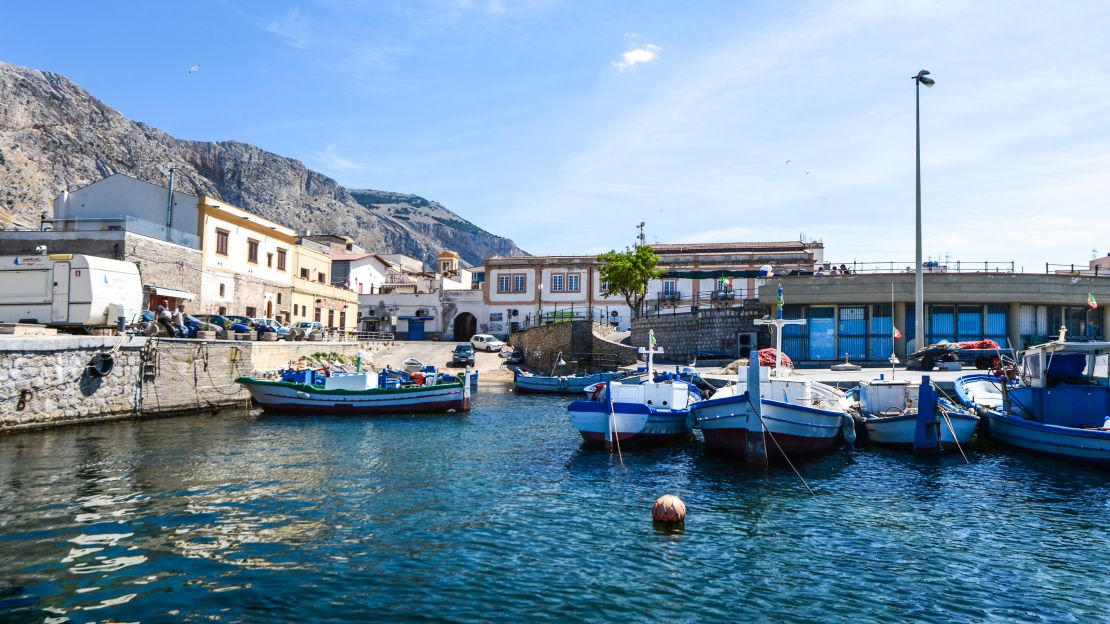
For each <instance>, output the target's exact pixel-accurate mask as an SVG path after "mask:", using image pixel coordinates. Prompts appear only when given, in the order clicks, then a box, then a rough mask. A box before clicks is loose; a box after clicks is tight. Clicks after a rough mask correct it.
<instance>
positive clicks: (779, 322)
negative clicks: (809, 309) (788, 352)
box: [755, 284, 806, 377]
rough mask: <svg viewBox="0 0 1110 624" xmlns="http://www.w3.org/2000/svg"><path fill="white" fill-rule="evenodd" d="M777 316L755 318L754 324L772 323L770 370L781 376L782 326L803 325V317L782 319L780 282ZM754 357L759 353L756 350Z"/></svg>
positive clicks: (780, 285) (776, 375)
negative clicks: (773, 363) (773, 364)
mask: <svg viewBox="0 0 1110 624" xmlns="http://www.w3.org/2000/svg"><path fill="white" fill-rule="evenodd" d="M778 301H779V303H778V308H779V311H778V318H775V319H756V320H755V324H756V325H774V326H775V329H774V330H773V331H774V332H775V370H773V371H771V374H773V375H774V376H775V377H781V376H782V375H781V373H780V371H781V370H782V328H783V326H784V325H805V324H806V320H805V319H789V320H787V319H784V318H782V284H779V299H778ZM756 357H757V358H758V357H759V353H758V352H756Z"/></svg>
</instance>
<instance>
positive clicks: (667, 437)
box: [567, 331, 701, 451]
mask: <svg viewBox="0 0 1110 624" xmlns="http://www.w3.org/2000/svg"><path fill="white" fill-rule="evenodd" d="M651 336H652V337H651V344H652V346H651V347H649V348H648V349H647V350H643V349H641V351H642V352H644V353H646V354H647V357H648V367H647V370H648V371H652V370H653V369H652V366H653V363H654V360H653V356H654V354H656V353H662V350H661V349H659V350H656V349H655V346H654V343H655V337H654V331H653V332H651ZM647 375H648V376H647V378H646V379H643V380H642V382H641V383H636V382H638V381H640V380H641V378H636V379H635V380H633V379H629V380H626V381H609V382H606V383H605V384H604V385H598V386H597V387H596V388H594V389H593V391H592V392H591V393H590V398H588V399H583V400H579V401H574V402H573V403H571V404H570V405H568V406H567V412H568V413H569V414H570V419H571V422H573V423H574V426H575V428H577V429H578V432H579V433H580V434H581V435H582V439H583V440H584V442H585V443H586V444H587V445H591V446H604V447H605V448H606V449H608V450H610V451H613V450H619V449H622V448H625V449H628V448H645V447H651V446H659V445H662V444H668V443H671V442H677V441H680V440H683V439H686V438H689V437H690V433H691V431H692V430H693V426H694V421H693V416H691V414H690V405H691V404H692V403H694V402H696V401H698V400H699V399H700V398H701V391H700V390H698V389H697V387H695V386H694V385H692V384H690V383H688V382H686V381H682V380H680V379H678V378H677V376H675V375H672V374H669V373H668V374H664V375H661V376H651V374H650V372H649V373H648V374H647Z"/></svg>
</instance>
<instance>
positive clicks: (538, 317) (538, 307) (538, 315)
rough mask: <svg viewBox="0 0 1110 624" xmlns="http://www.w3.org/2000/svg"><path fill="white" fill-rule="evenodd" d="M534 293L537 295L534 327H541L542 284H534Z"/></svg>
mask: <svg viewBox="0 0 1110 624" xmlns="http://www.w3.org/2000/svg"><path fill="white" fill-rule="evenodd" d="M536 292H537V293H538V294H539V298H538V301H537V303H536V327H540V326H541V325H543V282H540V283H539V284H536Z"/></svg>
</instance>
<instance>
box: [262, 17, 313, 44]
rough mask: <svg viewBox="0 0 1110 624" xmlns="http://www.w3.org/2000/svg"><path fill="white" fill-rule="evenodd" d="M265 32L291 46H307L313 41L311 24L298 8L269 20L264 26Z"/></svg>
mask: <svg viewBox="0 0 1110 624" xmlns="http://www.w3.org/2000/svg"><path fill="white" fill-rule="evenodd" d="M265 28H266V32H268V33H270V34H272V35H276V36H277V37H278V38H279V39H281V40H282V41H283V42H285V45H287V46H289V47H291V48H298V49H300V48H307V47H309V46H310V45H312V44H313V43H314V40H315V35H314V33H313V31H312V26H311V25H310V24H309V22H308V20H307V19H306V18H305V16H304V15H303V14H301V11H300V9H296V8H294V9H291V10H290V11H289V12H287V13H286V14H285V15H283V16H281V17H279V18H277V19H274V20H271V21H270V22H268V23H267V24H266V26H265Z"/></svg>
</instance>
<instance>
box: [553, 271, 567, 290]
mask: <svg viewBox="0 0 1110 624" xmlns="http://www.w3.org/2000/svg"><path fill="white" fill-rule="evenodd" d="M565 281H566V276H565V275H563V274H562V273H556V274H555V275H552V276H551V292H563V285H564V282H565Z"/></svg>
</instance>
